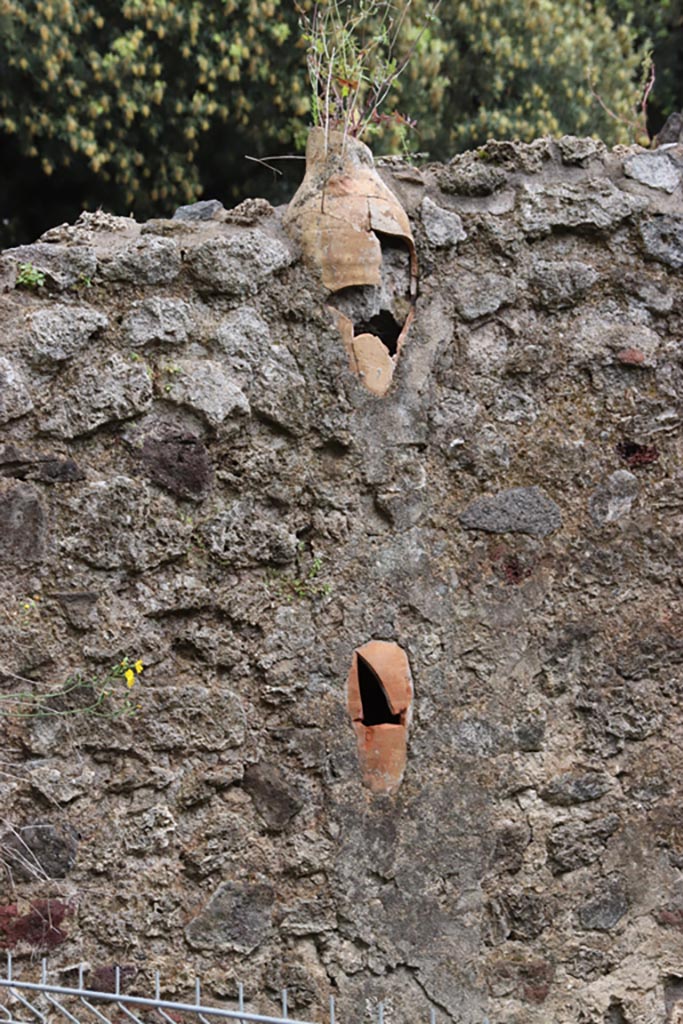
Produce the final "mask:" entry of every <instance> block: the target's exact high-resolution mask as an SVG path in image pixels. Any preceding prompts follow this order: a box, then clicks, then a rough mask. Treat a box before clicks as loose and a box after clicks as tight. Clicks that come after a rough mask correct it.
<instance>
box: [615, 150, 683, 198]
mask: <svg viewBox="0 0 683 1024" xmlns="http://www.w3.org/2000/svg"><path fill="white" fill-rule="evenodd" d="M624 174H626V175H628V177H629V178H635V180H636V181H639V182H640V183H641V184H642V185H648V186H649V187H650V188H658V189H661V190H662V191H663V192H668V193H669V194H671V193H672V192H675V191H676V189H677V188H678V186H679V185H680V184H681V172H680V171H679V170H678V168H677V167H675V166H674V164H673V163H672V161H671V160H670V159H669V157H668V156H667V154H666V153H658V152H657V151H656V150H655V152H653V153H636V154H635V156H632V157H629V159H628V160H626V161H625V163H624Z"/></svg>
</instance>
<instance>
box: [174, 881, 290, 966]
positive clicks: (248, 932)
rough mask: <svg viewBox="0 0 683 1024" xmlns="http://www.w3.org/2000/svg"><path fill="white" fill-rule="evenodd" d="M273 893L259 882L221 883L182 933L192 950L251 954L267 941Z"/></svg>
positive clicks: (270, 922) (270, 923) (268, 886)
mask: <svg viewBox="0 0 683 1024" xmlns="http://www.w3.org/2000/svg"><path fill="white" fill-rule="evenodd" d="M274 896H275V893H274V891H273V889H272V888H271V886H270V885H266V884H265V883H263V882H224V883H223V884H222V885H221V886H219V887H218V889H217V890H216V892H215V893H214V894H213V896H212V897H211V899H210V901H209V903H208V904H207V906H206V907H205V908H204V910H203V911H202V912H201V914H199V915H198V916H197V917H195V919H194V921H191V922H190V924H189V925H188V926H187V928H186V929H185V937H186V939H187V941H188V944H189V945H190V946H191V947H192V948H193V949H209V950H212V951H213V952H216V953H221V952H225V953H227V952H230V951H234V952H237V953H251V952H253V950H255V949H256V948H257V947H258V946H260V945H261V943H262V942H263V941H264V940H265V939H266V938H267V936H268V934H269V932H270V929H271V926H272V915H273V899H274Z"/></svg>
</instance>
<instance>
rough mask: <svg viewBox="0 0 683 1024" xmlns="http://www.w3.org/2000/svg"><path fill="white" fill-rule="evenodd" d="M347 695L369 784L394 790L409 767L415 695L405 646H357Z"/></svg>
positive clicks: (378, 643) (374, 642)
mask: <svg viewBox="0 0 683 1024" xmlns="http://www.w3.org/2000/svg"><path fill="white" fill-rule="evenodd" d="M347 695H348V709H349V714H350V716H351V721H352V723H353V728H354V731H355V733H356V741H357V743H358V757H359V760H360V766H361V771H362V774H363V784H364V785H365V786H367V787H368V789H370V790H372V792H373V793H393V792H395V791H396V790H397V789H398V787H399V785H400V784H401V779H402V778H403V773H404V771H405V766H406V757H407V745H408V727H409V725H410V716H411V706H412V700H413V682H412V677H411V673H410V665H409V664H408V658H407V655H406V653H405V651H403V650H402V648H401V647H399V645H398V644H396V643H393V642H389V641H386V640H371V641H369V643H367V644H364V645H363V646H362V647H359V648H357V650H355V651H354V653H353V661H352V663H351V670H350V672H349V677H348V682H347Z"/></svg>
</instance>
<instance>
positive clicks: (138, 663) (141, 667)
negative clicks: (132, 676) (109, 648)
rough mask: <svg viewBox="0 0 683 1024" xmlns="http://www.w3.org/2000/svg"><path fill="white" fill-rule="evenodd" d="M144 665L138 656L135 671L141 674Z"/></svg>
mask: <svg viewBox="0 0 683 1024" xmlns="http://www.w3.org/2000/svg"><path fill="white" fill-rule="evenodd" d="M144 667H145V666H144V665H143V664H142V662H141V661H140V659H139V658H138V660H137V661H136V662H135V671H136V672H137V674H138V675H140V673H141V672H142V670H143V668H144Z"/></svg>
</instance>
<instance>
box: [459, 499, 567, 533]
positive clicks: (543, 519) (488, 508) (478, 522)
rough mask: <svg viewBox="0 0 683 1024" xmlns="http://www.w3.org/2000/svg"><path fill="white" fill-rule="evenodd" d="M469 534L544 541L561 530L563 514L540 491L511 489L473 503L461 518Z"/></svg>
mask: <svg viewBox="0 0 683 1024" xmlns="http://www.w3.org/2000/svg"><path fill="white" fill-rule="evenodd" d="M459 519H460V523H461V524H462V526H464V527H465V528H466V529H468V530H485V531H486V532H487V533H528V534H530V535H531V536H532V537H545V536H547V535H548V534H549V533H553V532H554V531H555V530H559V528H560V527H561V526H562V517H561V515H560V510H559V508H558V507H557V505H556V504H555V502H554V501H552V499H550V498H549V497H548V496H547V495H546V494H544V492H543V491H542V490H541V489H540V487H512V488H510V490H507V491H500V492H499V493H498V494H495V495H493V496H492V497H490V498H479V499H477V500H476V501H473V502H472V504H471V505H468V507H467V508H466V509H465V511H464V512H462V513H461V514H460V516H459Z"/></svg>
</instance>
